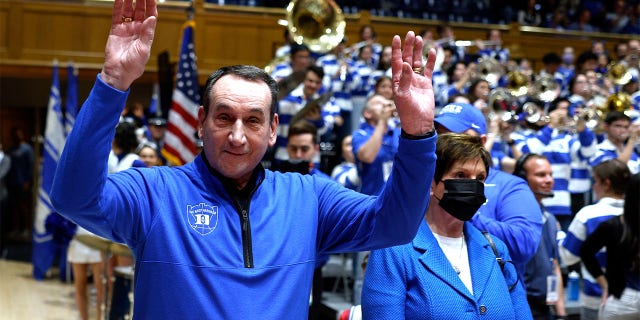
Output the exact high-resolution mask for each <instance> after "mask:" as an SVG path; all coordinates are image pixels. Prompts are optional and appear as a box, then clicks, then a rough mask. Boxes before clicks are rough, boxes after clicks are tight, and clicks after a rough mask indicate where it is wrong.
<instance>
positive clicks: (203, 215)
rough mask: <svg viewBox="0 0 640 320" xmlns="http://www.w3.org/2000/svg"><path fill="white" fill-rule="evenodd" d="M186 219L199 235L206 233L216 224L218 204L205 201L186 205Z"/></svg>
mask: <svg viewBox="0 0 640 320" xmlns="http://www.w3.org/2000/svg"><path fill="white" fill-rule="evenodd" d="M187 219H188V220H189V225H190V226H191V228H192V229H193V230H195V231H197V232H198V233H200V234H201V235H203V236H204V235H207V234H209V233H211V232H213V230H214V229H215V228H216V226H217V225H218V206H211V205H208V204H205V203H200V204H197V205H193V206H191V205H187Z"/></svg>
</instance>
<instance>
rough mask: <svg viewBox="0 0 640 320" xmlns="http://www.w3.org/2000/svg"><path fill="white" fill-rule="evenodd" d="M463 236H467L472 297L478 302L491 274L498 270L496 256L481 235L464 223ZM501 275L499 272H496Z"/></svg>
mask: <svg viewBox="0 0 640 320" xmlns="http://www.w3.org/2000/svg"><path fill="white" fill-rule="evenodd" d="M464 229H465V235H466V236H467V239H468V240H467V248H468V252H469V267H470V268H471V282H472V284H473V293H474V296H475V297H476V298H477V299H478V300H479V299H480V298H482V295H483V294H484V292H485V290H487V289H488V284H489V282H490V277H491V273H492V272H494V268H498V269H499V268H500V267H499V266H498V263H497V262H496V255H495V254H494V253H493V249H491V246H490V245H489V242H488V241H487V239H486V238H485V237H484V235H482V233H481V232H480V231H479V230H478V229H476V228H475V227H473V226H472V225H470V224H469V223H465V226H464ZM498 271H499V272H500V273H502V271H501V270H498Z"/></svg>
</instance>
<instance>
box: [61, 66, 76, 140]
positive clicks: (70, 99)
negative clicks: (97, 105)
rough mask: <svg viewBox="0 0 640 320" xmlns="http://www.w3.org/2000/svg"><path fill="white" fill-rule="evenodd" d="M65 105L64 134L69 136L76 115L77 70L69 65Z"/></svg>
mask: <svg viewBox="0 0 640 320" xmlns="http://www.w3.org/2000/svg"><path fill="white" fill-rule="evenodd" d="M65 98H66V103H65V110H64V111H65V113H64V114H65V133H66V135H69V133H70V132H71V128H73V124H74V123H75V122H76V115H78V69H77V68H76V67H75V66H74V65H73V63H69V66H68V67H67V96H66V97H65Z"/></svg>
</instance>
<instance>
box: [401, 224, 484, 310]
mask: <svg viewBox="0 0 640 320" xmlns="http://www.w3.org/2000/svg"><path fill="white" fill-rule="evenodd" d="M467 244H468V242H467ZM413 247H414V249H415V250H416V251H417V252H418V253H420V254H421V255H420V257H419V261H420V263H421V264H422V265H423V266H424V267H425V268H426V269H427V270H428V271H429V272H431V273H433V274H434V275H435V276H436V277H437V278H439V279H440V280H442V282H443V283H445V284H446V285H448V286H450V287H451V288H453V289H454V290H456V291H458V293H460V295H462V296H465V297H467V298H468V299H470V300H472V301H475V299H474V298H473V296H471V292H469V290H468V289H467V287H466V286H465V285H464V283H462V280H460V277H459V276H458V274H457V273H456V271H455V270H454V269H453V266H452V265H451V263H450V262H449V260H448V259H447V257H446V256H445V255H444V252H443V251H442V249H441V248H440V246H439V245H438V240H436V238H435V237H434V235H433V233H432V232H431V229H430V228H429V226H428V225H427V223H426V221H424V220H422V223H421V224H420V229H419V230H418V235H417V236H416V237H415V238H414V240H413ZM469 259H471V257H469ZM472 270H473V269H472ZM472 275H473V271H472ZM474 285H475V284H474Z"/></svg>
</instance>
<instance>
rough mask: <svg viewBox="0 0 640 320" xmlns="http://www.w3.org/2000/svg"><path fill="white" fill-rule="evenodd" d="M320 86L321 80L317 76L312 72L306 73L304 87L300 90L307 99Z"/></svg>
mask: <svg viewBox="0 0 640 320" xmlns="http://www.w3.org/2000/svg"><path fill="white" fill-rule="evenodd" d="M321 86H322V79H321V78H320V77H318V75H317V74H316V73H315V72H313V71H307V74H306V75H305V77H304V87H303V88H302V93H303V94H304V96H305V97H306V98H307V99H309V98H311V96H313V95H314V94H315V93H316V92H318V90H320V87H321Z"/></svg>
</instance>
